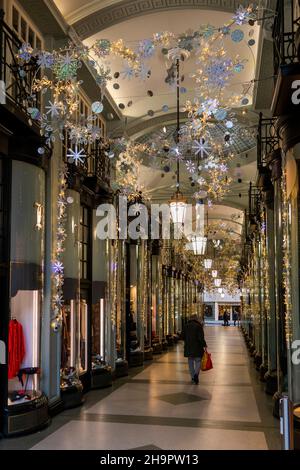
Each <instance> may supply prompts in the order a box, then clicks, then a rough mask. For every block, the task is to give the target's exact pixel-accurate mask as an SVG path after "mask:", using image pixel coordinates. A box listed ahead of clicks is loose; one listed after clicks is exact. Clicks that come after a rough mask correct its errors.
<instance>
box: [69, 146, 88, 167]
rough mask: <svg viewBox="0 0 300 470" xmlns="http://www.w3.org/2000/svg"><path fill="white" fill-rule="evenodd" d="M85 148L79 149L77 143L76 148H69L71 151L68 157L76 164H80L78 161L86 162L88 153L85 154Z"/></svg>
mask: <svg viewBox="0 0 300 470" xmlns="http://www.w3.org/2000/svg"><path fill="white" fill-rule="evenodd" d="M83 152H84V150H83V149H81V150H78V147H77V145H75V150H72V149H69V153H67V158H68V161H69V162H70V163H75V165H78V163H79V162H80V163H84V159H85V158H86V155H84V153H83Z"/></svg>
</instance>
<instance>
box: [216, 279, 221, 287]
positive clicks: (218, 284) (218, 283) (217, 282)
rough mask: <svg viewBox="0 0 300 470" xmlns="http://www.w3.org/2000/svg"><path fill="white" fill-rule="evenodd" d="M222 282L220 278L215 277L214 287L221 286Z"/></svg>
mask: <svg viewBox="0 0 300 470" xmlns="http://www.w3.org/2000/svg"><path fill="white" fill-rule="evenodd" d="M221 284H222V279H215V286H216V287H221Z"/></svg>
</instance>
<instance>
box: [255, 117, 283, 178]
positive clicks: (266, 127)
mask: <svg viewBox="0 0 300 470" xmlns="http://www.w3.org/2000/svg"><path fill="white" fill-rule="evenodd" d="M275 121H276V119H275V118H263V115H262V113H260V116H259V124H258V133H257V167H258V170H260V169H262V168H265V167H266V166H267V165H268V161H269V159H268V156H269V155H271V154H272V153H273V152H274V151H275V150H276V149H277V148H278V147H279V137H278V135H277V132H276V129H275Z"/></svg>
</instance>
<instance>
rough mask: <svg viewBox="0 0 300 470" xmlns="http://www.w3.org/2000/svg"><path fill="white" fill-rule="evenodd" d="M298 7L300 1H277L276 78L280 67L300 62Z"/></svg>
mask: <svg viewBox="0 0 300 470" xmlns="http://www.w3.org/2000/svg"><path fill="white" fill-rule="evenodd" d="M297 6H298V7H299V0H277V7H276V16H275V21H274V27H273V40H274V74H275V76H276V75H278V71H279V67H280V65H287V64H293V63H295V62H298V57H297V47H296V33H297V30H298V28H299V27H300V17H299V16H298V14H296V11H297ZM298 11H299V10H298Z"/></svg>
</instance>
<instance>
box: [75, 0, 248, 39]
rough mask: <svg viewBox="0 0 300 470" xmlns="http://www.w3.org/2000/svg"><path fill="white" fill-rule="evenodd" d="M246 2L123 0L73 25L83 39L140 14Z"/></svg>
mask: <svg viewBox="0 0 300 470" xmlns="http://www.w3.org/2000/svg"><path fill="white" fill-rule="evenodd" d="M248 3H249V2H248V0H124V1H120V2H119V3H118V4H117V5H116V6H109V7H106V8H100V9H99V10H98V11H97V12H94V13H92V14H90V15H88V16H86V17H85V18H83V19H81V20H79V21H77V22H76V23H74V24H73V26H74V28H75V29H76V31H77V34H78V35H79V36H80V38H81V39H82V40H83V39H86V38H88V37H90V36H93V35H94V34H96V33H98V32H99V31H102V30H104V29H107V28H109V27H111V26H113V25H115V24H118V23H122V22H123V21H127V20H129V19H132V18H136V17H139V16H142V15H149V14H151V13H156V12H161V11H170V10H184V9H187V10H188V9H200V10H218V11H225V12H234V11H235V9H236V8H238V7H239V5H241V4H242V5H247V4H248Z"/></svg>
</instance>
